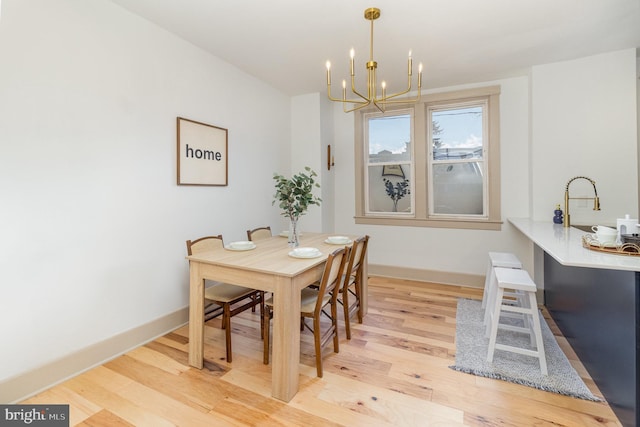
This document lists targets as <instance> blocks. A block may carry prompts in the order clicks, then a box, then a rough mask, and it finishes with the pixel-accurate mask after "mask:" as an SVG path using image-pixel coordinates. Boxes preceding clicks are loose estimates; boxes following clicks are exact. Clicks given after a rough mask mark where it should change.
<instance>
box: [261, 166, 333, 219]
mask: <svg viewBox="0 0 640 427" xmlns="http://www.w3.org/2000/svg"><path fill="white" fill-rule="evenodd" d="M304 169H305V171H306V172H307V173H304V172H300V173H298V174H296V175H293V176H292V177H291V179H287V178H286V177H284V176H283V175H280V174H278V173H274V174H273V180H274V181H275V187H276V193H275V194H274V195H273V202H272V203H271V204H272V205H273V204H275V203H276V202H278V207H279V208H280V209H282V215H283V216H285V217H286V218H298V217H299V216H301V215H304V214H305V213H306V212H307V209H308V208H309V206H310V205H317V206H320V203H321V202H322V199H320V198H319V197H316V196H314V195H313V194H312V190H313V188H314V187H316V188H320V184H318V183H317V182H316V180H315V179H314V178H315V177H317V176H318V175H317V174H316V173H315V172H314V171H313V170H312V169H311V168H310V167H308V166H305V168H304Z"/></svg>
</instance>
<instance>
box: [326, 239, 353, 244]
mask: <svg viewBox="0 0 640 427" xmlns="http://www.w3.org/2000/svg"><path fill="white" fill-rule="evenodd" d="M324 242H325V243H328V244H330V245H350V244H352V243H353V240H351V239H347V240H343V241H341V242H336V241H331V240H329V239H327V240H325V241H324Z"/></svg>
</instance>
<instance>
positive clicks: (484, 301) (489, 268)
mask: <svg viewBox="0 0 640 427" xmlns="http://www.w3.org/2000/svg"><path fill="white" fill-rule="evenodd" d="M492 272H493V263H492V262H491V259H489V265H488V266H487V274H485V276H484V292H483V293H482V308H483V309H486V308H487V298H488V297H489V284H490V283H491V273H492Z"/></svg>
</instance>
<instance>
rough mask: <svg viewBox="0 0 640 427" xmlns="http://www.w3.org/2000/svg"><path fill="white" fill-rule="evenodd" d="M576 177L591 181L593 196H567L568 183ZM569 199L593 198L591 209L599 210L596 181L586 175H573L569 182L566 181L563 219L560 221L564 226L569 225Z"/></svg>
mask: <svg viewBox="0 0 640 427" xmlns="http://www.w3.org/2000/svg"><path fill="white" fill-rule="evenodd" d="M578 178H582V179H586V180H587V181H589V182H590V183H591V185H593V193H594V194H595V197H569V184H571V183H572V182H573V181H575V180H576V179H578ZM570 199H583V200H585V199H586V200H592V199H593V210H594V211H599V210H600V198H599V197H598V190H596V182H595V181H594V180H592V179H591V178H587V177H586V176H574V177H573V178H571V179H570V180H569V182H567V187H566V188H565V190H564V220H563V221H562V224H563V225H564V226H565V227H569V226H570V225H571V221H570V220H569V200H570Z"/></svg>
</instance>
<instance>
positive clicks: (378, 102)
mask: <svg viewBox="0 0 640 427" xmlns="http://www.w3.org/2000/svg"><path fill="white" fill-rule="evenodd" d="M364 17H365V19H367V20H369V21H371V40H370V47H369V61H368V62H367V63H366V68H367V95H366V96H365V95H363V94H361V93H360V92H358V91H357V90H356V78H355V67H354V57H355V52H354V50H353V49H351V52H350V56H351V61H350V69H351V92H352V93H353V94H354V95H355V96H357V98H355V99H347V81H346V80H342V98H334V97H333V96H331V62H329V61H327V95H328V97H329V99H330V100H331V101H336V102H342V104H343V109H344V112H345V113H349V112H351V111H356V110H359V109H361V108H364V107H366V106H368V105H371V104H373V105H374V106H375V107H376V108H377V109H378V110H380V111H384V110H385V107H386V105H387V104H410V103H415V102H418V101H419V100H420V90H421V89H422V63H420V65H419V66H418V94H417V95H416V97H415V98H400V99H394V98H397V97H398V96H401V95H404V94H406V93H409V92H410V91H411V77H412V67H413V65H412V59H411V51H409V66H408V73H407V74H408V84H407V88H406V89H405V90H404V91H402V92H398V93H394V94H387V92H386V89H387V84H386V82H384V81H382V83H381V84H380V89H381V90H380V94H378V81H377V76H376V68H377V67H378V63H377V62H376V61H374V60H373V21H375V20H376V19H378V18H379V17H380V9H378V8H375V7H370V8H368V9H366V10H365V11H364ZM348 106H351V108H348Z"/></svg>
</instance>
